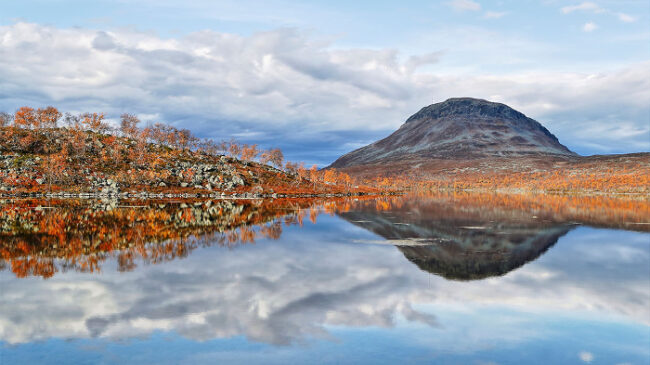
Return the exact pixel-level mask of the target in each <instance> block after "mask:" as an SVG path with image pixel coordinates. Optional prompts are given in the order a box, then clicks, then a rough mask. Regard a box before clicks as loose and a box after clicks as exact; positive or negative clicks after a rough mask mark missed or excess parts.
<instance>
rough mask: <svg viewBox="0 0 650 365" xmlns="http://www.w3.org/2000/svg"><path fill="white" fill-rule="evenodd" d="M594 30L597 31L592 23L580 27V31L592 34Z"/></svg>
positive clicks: (596, 27)
mask: <svg viewBox="0 0 650 365" xmlns="http://www.w3.org/2000/svg"><path fill="white" fill-rule="evenodd" d="M596 29H598V26H597V25H596V23H594V22H587V23H585V25H583V26H582V30H584V31H585V32H593V31H594V30H596Z"/></svg>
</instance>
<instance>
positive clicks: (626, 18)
mask: <svg viewBox="0 0 650 365" xmlns="http://www.w3.org/2000/svg"><path fill="white" fill-rule="evenodd" d="M560 11H561V12H562V13H563V14H570V13H573V12H575V11H584V12H591V13H595V14H601V13H606V14H608V15H612V16H616V17H617V18H618V20H620V21H622V22H624V23H633V22H635V21H636V18H635V17H633V16H631V15H628V14H625V13H620V12H619V13H617V12H614V11H612V10H609V9H606V8H603V7H600V6H599V5H597V4H596V3H592V2H583V3H580V4H578V5H570V6H565V7H562V8H560Z"/></svg>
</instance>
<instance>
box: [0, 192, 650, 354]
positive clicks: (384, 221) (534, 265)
mask: <svg viewBox="0 0 650 365" xmlns="http://www.w3.org/2000/svg"><path fill="white" fill-rule="evenodd" d="M0 209H1V210H0V254H1V257H2V260H3V261H2V262H3V267H4V268H5V270H4V271H3V272H0V287H1V288H2V294H0V359H2V360H3V361H6V362H7V363H30V362H39V363H40V362H46V363H64V362H66V361H67V362H75V363H84V362H85V363H101V362H104V363H111V362H120V363H142V362H145V363H232V362H239V363H247V364H249V363H307V362H313V360H314V359H320V360H321V361H322V362H329V363H363V362H372V363H382V362H383V363H395V362H400V361H401V362H407V363H431V362H443V363H445V362H446V363H477V362H486V363H488V362H490V361H493V362H497V363H522V362H531V361H530V359H531V358H530V356H537V355H531V354H538V355H539V354H541V355H539V356H540V357H536V359H537V360H538V361H536V362H537V363H575V362H576V361H579V359H580V358H579V354H581V353H583V352H589V353H592V355H593V356H595V358H596V359H597V360H598V361H602V362H605V363H625V362H628V363H644V362H647V361H648V359H650V353H649V352H648V344H649V343H650V336H649V334H650V332H649V331H648V328H650V327H649V326H650V289H649V288H650V275H649V274H650V242H649V239H648V238H649V235H648V233H647V232H648V231H649V230H650V226H649V225H648V224H647V223H648V222H650V212H649V211H648V203H647V201H646V200H637V199H612V198H594V197H561V196H555V197H554V196H545V197H539V196H526V195H522V196H514V195H513V196H501V195H491V194H433V195H409V196H391V197H375V198H370V197H366V198H349V199H336V200H316V199H312V200H304V199H302V200H299V199H283V200H275V201H270V200H257V201H254V200H242V201H232V200H215V201H192V202H170V201H159V202H146V201H120V202H89V201H88V202H82V201H34V200H14V201H5V202H2V205H0ZM393 245H394V246H396V248H395V247H393ZM423 270H424V271H423ZM430 273H431V274H430ZM448 279H452V280H448ZM125 340H128V341H125ZM594 344H597V345H594ZM513 350H514V351H513ZM44 359H47V361H44ZM378 360H379V361H378ZM532 362H535V361H532Z"/></svg>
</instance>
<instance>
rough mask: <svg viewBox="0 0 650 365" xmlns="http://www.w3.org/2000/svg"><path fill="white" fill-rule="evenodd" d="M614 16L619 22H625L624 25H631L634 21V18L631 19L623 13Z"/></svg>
mask: <svg viewBox="0 0 650 365" xmlns="http://www.w3.org/2000/svg"><path fill="white" fill-rule="evenodd" d="M616 15H617V16H618V19H619V20H620V21H622V22H625V23H633V22H635V21H636V18H635V17H633V16H631V15H628V14H625V13H618V14H616Z"/></svg>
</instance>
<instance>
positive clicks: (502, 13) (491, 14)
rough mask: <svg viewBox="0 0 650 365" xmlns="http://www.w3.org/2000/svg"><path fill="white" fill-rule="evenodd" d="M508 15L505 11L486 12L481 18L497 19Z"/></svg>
mask: <svg viewBox="0 0 650 365" xmlns="http://www.w3.org/2000/svg"><path fill="white" fill-rule="evenodd" d="M506 14H508V12H507V11H486V12H485V15H483V17H484V18H485V19H499V18H502V17H503V16H505V15H506Z"/></svg>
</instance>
